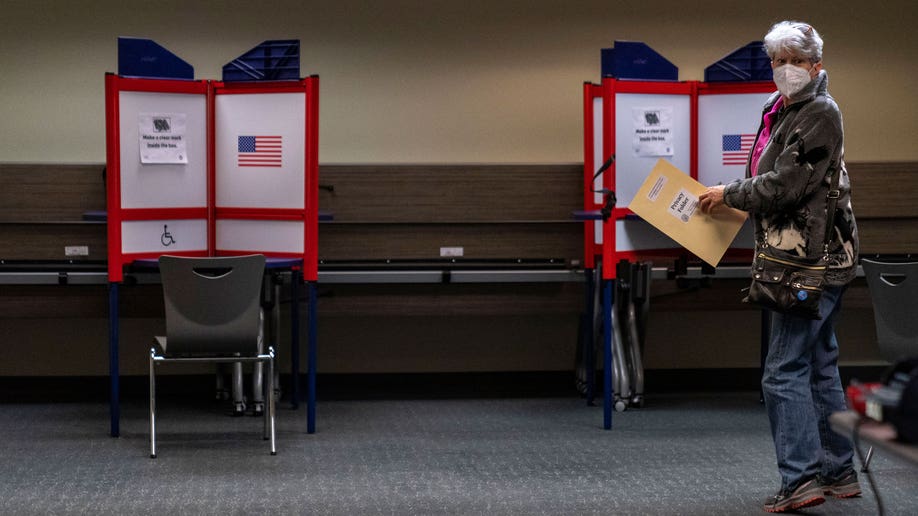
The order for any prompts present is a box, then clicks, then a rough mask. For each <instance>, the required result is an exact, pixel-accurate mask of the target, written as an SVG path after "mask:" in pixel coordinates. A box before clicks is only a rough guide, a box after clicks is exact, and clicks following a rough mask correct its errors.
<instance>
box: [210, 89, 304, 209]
mask: <svg viewBox="0 0 918 516" xmlns="http://www.w3.org/2000/svg"><path fill="white" fill-rule="evenodd" d="M215 110H216V115H215V126H216V127H215V133H216V134H215V155H216V164H215V166H216V178H215V183H216V184H215V188H216V194H215V195H216V203H217V206H221V207H240V208H292V209H302V208H303V207H304V206H305V199H304V197H305V194H304V192H305V181H306V178H305V155H306V149H305V147H306V95H305V93H246V94H241V93H240V94H235V93H221V94H218V95H217V96H216V101H215Z"/></svg>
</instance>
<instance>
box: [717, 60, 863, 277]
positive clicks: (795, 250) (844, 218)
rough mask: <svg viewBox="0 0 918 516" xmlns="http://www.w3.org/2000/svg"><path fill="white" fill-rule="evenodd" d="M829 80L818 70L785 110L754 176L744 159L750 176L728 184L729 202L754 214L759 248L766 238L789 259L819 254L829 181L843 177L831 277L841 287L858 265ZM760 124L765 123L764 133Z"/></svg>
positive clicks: (832, 244) (726, 195)
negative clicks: (834, 176) (838, 175)
mask: <svg viewBox="0 0 918 516" xmlns="http://www.w3.org/2000/svg"><path fill="white" fill-rule="evenodd" d="M828 84H829V78H828V75H826V72H825V71H824V70H823V71H820V72H819V75H817V76H816V78H815V79H813V80H812V81H811V82H810V83H809V84H808V85H807V86H806V87H804V89H803V90H801V91H800V92H799V93H798V94H797V95H796V96H795V97H794V98H793V99H791V100H790V102H789V103H788V105H786V106H784V107H782V108H781V110H780V111H779V112H778V114H777V115H776V120H775V121H774V123H773V124H772V126H771V138H770V140H769V141H768V143H767V145H766V146H765V148H764V149H763V150H762V155H761V157H760V158H759V163H758V170H757V172H756V175H755V176H754V177H753V176H752V175H751V171H750V170H749V165H748V164H747V165H746V179H744V180H742V181H736V182H733V183H730V184H728V185H727V186H726V187H725V188H724V202H725V203H726V204H727V206H731V207H733V208H737V209H740V210H743V211H748V212H750V214H751V217H752V219H753V221H754V227H755V239H756V248H758V247H759V246H761V245H762V242H764V241H765V239H766V235H767V241H768V244H769V245H770V246H772V247H773V248H775V249H778V250H780V251H781V252H783V253H785V256H786V257H790V258H793V257H806V258H809V259H815V258H818V257H819V256H821V255H822V254H823V243H824V238H825V229H826V218H827V213H826V196H827V194H828V191H829V188H830V186H831V179H832V176H833V175H834V174H841V176H840V177H839V179H838V189H839V191H840V197H839V199H838V205H837V207H836V210H835V220H834V221H832V223H833V225H834V229H833V231H832V235H831V241H830V243H829V272H828V273H827V274H826V281H827V282H828V283H829V284H830V285H844V284H846V283H848V282H849V281H851V280H852V279H853V278H854V275H855V272H856V268H857V259H858V237H857V224H856V223H855V220H854V211H853V210H852V207H851V183H850V182H849V180H848V171H847V170H845V160H844V131H843V129H842V117H841V112H840V111H839V110H838V105H837V104H835V100H834V99H833V98H832V97H831V96H830V95H829V93H828ZM777 100H778V93H777V92H776V93H775V94H774V95H772V96H771V97H770V98H769V99H768V101H767V102H766V103H765V107H764V110H763V112H762V114H763V116H764V114H765V113H768V112H769V111H771V108H772V106H773V105H774V103H775V102H777ZM762 129H763V127H762V125H760V126H759V134H761V132H762Z"/></svg>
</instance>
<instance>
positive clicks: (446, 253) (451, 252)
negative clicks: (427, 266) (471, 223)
mask: <svg viewBox="0 0 918 516" xmlns="http://www.w3.org/2000/svg"><path fill="white" fill-rule="evenodd" d="M462 253H463V248H461V247H441V248H440V257H441V258H455V257H457V256H462Z"/></svg>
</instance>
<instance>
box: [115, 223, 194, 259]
mask: <svg viewBox="0 0 918 516" xmlns="http://www.w3.org/2000/svg"><path fill="white" fill-rule="evenodd" d="M206 250H207V221H206V220H204V219H173V220H128V221H124V222H122V223H121V252H122V253H123V254H133V253H162V254H169V253H173V252H179V251H206Z"/></svg>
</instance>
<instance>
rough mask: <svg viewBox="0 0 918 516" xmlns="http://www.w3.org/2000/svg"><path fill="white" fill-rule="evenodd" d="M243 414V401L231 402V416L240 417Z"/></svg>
mask: <svg viewBox="0 0 918 516" xmlns="http://www.w3.org/2000/svg"><path fill="white" fill-rule="evenodd" d="M244 415H245V403H242V402H239V403H234V404H233V417H241V416H244Z"/></svg>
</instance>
